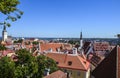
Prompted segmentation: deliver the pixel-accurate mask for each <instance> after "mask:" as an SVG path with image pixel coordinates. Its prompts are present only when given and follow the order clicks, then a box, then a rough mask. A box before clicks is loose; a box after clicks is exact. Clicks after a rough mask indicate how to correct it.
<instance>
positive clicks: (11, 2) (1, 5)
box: [0, 0, 23, 27]
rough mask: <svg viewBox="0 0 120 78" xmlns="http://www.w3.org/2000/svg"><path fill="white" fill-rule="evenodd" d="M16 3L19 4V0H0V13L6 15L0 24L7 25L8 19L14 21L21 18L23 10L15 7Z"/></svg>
mask: <svg viewBox="0 0 120 78" xmlns="http://www.w3.org/2000/svg"><path fill="white" fill-rule="evenodd" d="M18 4H20V2H19V0H0V13H2V14H4V15H5V16H6V17H5V19H4V22H1V23H0V25H4V26H8V27H9V26H10V23H9V20H11V21H12V22H14V21H16V20H17V19H20V18H21V15H23V12H22V11H20V10H19V9H18V8H17V5H18Z"/></svg>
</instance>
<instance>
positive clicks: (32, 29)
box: [0, 0, 120, 38]
mask: <svg viewBox="0 0 120 78" xmlns="http://www.w3.org/2000/svg"><path fill="white" fill-rule="evenodd" d="M20 2H21V4H20V5H19V6H18V8H19V9H21V10H22V11H24V15H23V16H22V18H21V19H20V20H18V21H16V22H14V23H12V26H11V27H10V28H7V31H8V33H9V35H12V36H22V37H24V36H26V37H79V34H80V32H81V30H82V32H83V37H85V38H96V37H99V38H105V37H107V38H113V37H114V35H116V34H117V33H120V0H20ZM0 31H2V29H0Z"/></svg>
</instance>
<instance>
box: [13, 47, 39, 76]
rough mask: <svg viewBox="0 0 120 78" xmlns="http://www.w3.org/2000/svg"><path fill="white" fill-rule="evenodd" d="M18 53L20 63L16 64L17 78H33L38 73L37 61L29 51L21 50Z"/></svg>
mask: <svg viewBox="0 0 120 78" xmlns="http://www.w3.org/2000/svg"><path fill="white" fill-rule="evenodd" d="M16 53H17V55H18V56H17V57H18V61H17V62H16V70H15V73H16V74H15V75H16V76H17V78H27V77H30V78H32V77H33V76H34V74H36V73H38V64H37V62H36V59H35V57H34V56H32V54H31V53H30V52H29V51H27V50H25V49H21V50H19V51H17V52H16ZM19 73H20V75H19Z"/></svg>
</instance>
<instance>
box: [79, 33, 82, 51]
mask: <svg viewBox="0 0 120 78" xmlns="http://www.w3.org/2000/svg"><path fill="white" fill-rule="evenodd" d="M82 47H83V39H82V32H81V33H80V46H79V48H80V49H82Z"/></svg>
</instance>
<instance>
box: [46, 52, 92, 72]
mask: <svg viewBox="0 0 120 78" xmlns="http://www.w3.org/2000/svg"><path fill="white" fill-rule="evenodd" d="M46 56H48V57H50V58H52V59H54V60H55V61H56V62H57V63H58V67H60V68H68V69H76V70H83V71H86V70H88V68H89V65H90V63H89V62H88V61H86V60H85V59H83V58H82V57H81V56H79V55H73V54H60V53H48V54H46ZM70 62H71V64H69V63H70Z"/></svg>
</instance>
